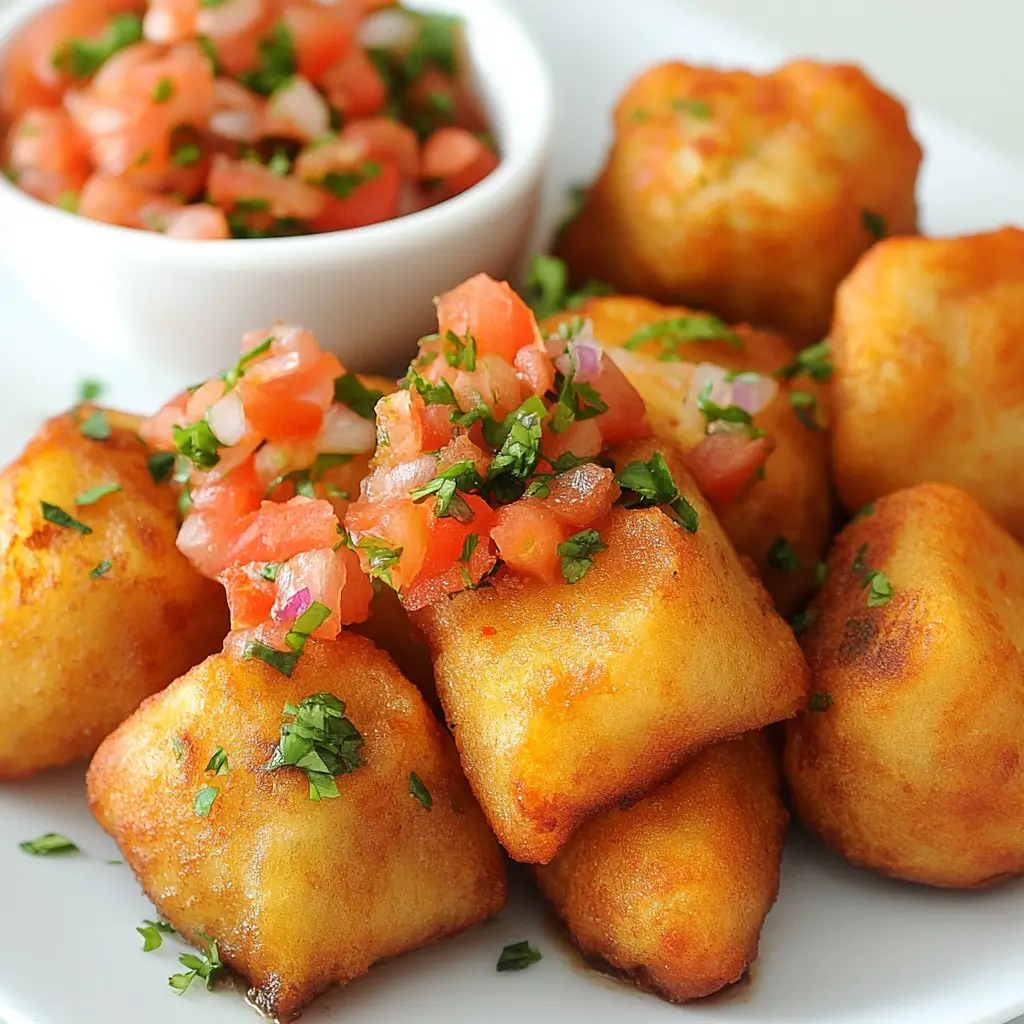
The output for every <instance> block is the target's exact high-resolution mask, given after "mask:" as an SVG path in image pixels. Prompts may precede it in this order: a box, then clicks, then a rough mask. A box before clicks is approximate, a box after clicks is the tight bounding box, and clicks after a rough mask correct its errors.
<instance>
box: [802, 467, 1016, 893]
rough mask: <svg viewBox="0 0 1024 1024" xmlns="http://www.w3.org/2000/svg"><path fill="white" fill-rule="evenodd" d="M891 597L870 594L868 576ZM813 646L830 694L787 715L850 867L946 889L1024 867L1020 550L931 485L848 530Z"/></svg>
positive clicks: (818, 819)
mask: <svg viewBox="0 0 1024 1024" xmlns="http://www.w3.org/2000/svg"><path fill="white" fill-rule="evenodd" d="M864 544H866V545H867V551H866V552H865V554H864V555H863V562H864V564H865V566H866V567H868V568H871V569H881V570H883V571H884V573H885V574H886V576H887V578H888V579H889V581H890V584H891V587H892V599H891V600H890V601H889V602H888V603H887V604H884V605H881V606H879V607H875V608H869V607H868V606H867V598H866V593H867V592H866V590H865V588H864V587H863V585H862V579H863V573H862V572H861V571H854V569H853V564H854V560H855V558H856V556H857V553H858V551H859V550H860V548H861V546H862V545H864ZM813 607H814V610H815V612H816V615H817V618H816V620H815V621H814V623H813V624H812V625H811V627H810V628H809V629H808V631H807V633H806V634H805V643H804V647H805V650H806V653H807V657H808V661H809V662H810V665H811V669H812V672H813V675H814V687H815V689H816V690H817V691H819V692H821V693H823V694H824V693H828V694H829V695H830V696H831V699H832V706H831V707H829V708H828V709H827V710H824V711H820V712H812V711H808V712H807V713H806V714H804V715H802V716H801V717H800V718H798V719H797V720H795V721H793V722H791V723H789V725H788V728H787V743H786V751H785V767H786V776H787V779H788V781H789V786H790V790H791V792H792V795H793V800H794V804H795V807H796V809H797V811H798V813H799V815H800V817H801V818H802V819H803V821H804V822H805V823H806V824H807V825H808V826H809V827H811V828H813V829H814V830H815V831H817V832H818V833H820V834H821V835H822V836H823V837H824V839H825V840H826V842H828V843H829V844H830V845H831V846H833V847H835V849H837V850H838V851H839V852H840V853H842V854H843V856H844V857H846V858H847V859H848V860H850V861H852V862H853V863H854V864H859V865H862V866H864V867H869V868H873V869H875V870H876V871H880V872H882V873H884V874H887V875H892V876H894V877H897V878H905V879H909V880H910V881H913V882H921V883H924V884H928V885H936V886H942V887H948V888H981V887H985V886H989V885H993V884H995V883H997V882H999V881H1002V880H1003V879H1005V878H1008V877H1011V876H1013V875H1016V874H1020V873H1021V872H1022V871H1024V738H1022V737H1024V551H1022V550H1021V548H1020V547H1019V545H1017V544H1016V542H1015V541H1014V540H1013V538H1012V537H1010V535H1009V534H1007V533H1006V532H1005V531H1004V530H1003V529H1002V528H1001V527H999V526H998V525H996V523H994V522H993V521H992V520H991V519H990V518H989V517H988V516H987V515H986V514H985V512H984V511H983V510H982V509H981V507H980V506H979V505H978V504H977V502H975V501H974V500H973V499H972V498H969V497H968V496H967V495H966V494H964V493H963V492H961V491H957V490H956V489H954V488H952V487H948V486H946V485H942V484H923V485H920V486H918V487H913V488H910V489H908V490H904V491H899V492H897V493H895V494H892V495H890V496H889V497H887V498H883V499H882V500H881V501H879V502H878V504H877V506H876V507H875V511H874V513H873V514H872V515H868V516H865V517H864V518H861V519H859V520H857V521H855V522H854V523H852V524H851V525H850V526H849V527H847V529H846V530H844V531H843V533H842V534H840V536H839V538H838V539H837V541H836V545H835V548H834V550H833V552H832V555H831V557H830V559H829V579H828V582H827V583H826V584H825V587H824V589H823V590H822V592H821V594H820V595H819V597H818V599H817V601H816V602H815V604H814V605H813Z"/></svg>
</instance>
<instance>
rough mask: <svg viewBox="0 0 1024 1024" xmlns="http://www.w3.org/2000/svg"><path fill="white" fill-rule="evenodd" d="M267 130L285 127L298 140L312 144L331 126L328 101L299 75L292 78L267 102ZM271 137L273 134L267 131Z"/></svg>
mask: <svg viewBox="0 0 1024 1024" xmlns="http://www.w3.org/2000/svg"><path fill="white" fill-rule="evenodd" d="M267 116H268V119H269V120H270V125H269V128H271V129H272V128H273V127H274V126H275V125H276V124H277V123H278V122H281V123H283V124H287V125H289V126H290V127H292V128H293V129H294V130H295V134H297V135H298V136H299V137H300V138H303V139H304V140H306V141H307V142H308V141H312V140H313V139H315V138H317V137H318V136H320V135H323V134H324V133H325V132H327V131H328V130H329V129H330V127H331V111H330V108H329V107H328V106H327V101H326V100H325V99H324V98H323V96H321V95H320V93H319V92H317V90H316V89H315V88H314V87H313V85H312V83H311V82H310V81H309V80H308V79H307V78H303V77H302V75H294V76H293V77H292V78H289V79H288V81H287V82H286V83H285V84H284V85H282V86H281V87H280V88H279V89H276V90H275V91H274V93H273V95H272V96H271V97H270V99H269V100H267ZM270 134H273V131H270Z"/></svg>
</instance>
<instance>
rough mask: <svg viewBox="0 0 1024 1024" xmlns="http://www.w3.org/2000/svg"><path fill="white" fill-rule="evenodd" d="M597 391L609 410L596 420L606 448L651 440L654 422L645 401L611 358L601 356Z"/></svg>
mask: <svg viewBox="0 0 1024 1024" xmlns="http://www.w3.org/2000/svg"><path fill="white" fill-rule="evenodd" d="M593 388H594V390H595V391H596V392H597V393H598V394H599V395H600V396H601V399H602V401H604V402H605V403H606V404H607V406H608V411H607V412H604V413H602V414H601V415H600V416H596V417H595V418H594V422H595V423H597V425H598V426H599V427H600V428H601V437H602V438H603V439H604V443H605V446H609V445H615V444H621V443H622V442H623V441H631V440H633V439H634V438H641V437H649V436H650V434H651V421H650V420H649V419H648V418H647V406H645V405H644V400H643V399H642V398H641V397H640V393H639V392H638V391H637V389H636V388H635V387H633V385H632V384H630V382H629V380H628V379H627V377H626V375H625V374H624V373H623V372H622V371H621V370H620V369H619V368H618V366H616V365H615V363H614V362H613V361H612V360H611V359H609V358H608V356H607V355H602V356H601V372H600V373H599V374H598V376H597V379H596V380H594V381H593ZM577 454H579V453H577Z"/></svg>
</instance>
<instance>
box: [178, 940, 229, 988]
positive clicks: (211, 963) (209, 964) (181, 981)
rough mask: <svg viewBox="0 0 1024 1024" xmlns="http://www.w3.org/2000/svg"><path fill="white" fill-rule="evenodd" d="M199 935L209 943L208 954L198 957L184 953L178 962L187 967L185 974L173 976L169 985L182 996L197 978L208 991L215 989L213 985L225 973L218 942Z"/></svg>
mask: <svg viewBox="0 0 1024 1024" xmlns="http://www.w3.org/2000/svg"><path fill="white" fill-rule="evenodd" d="M199 935H200V936H201V937H202V938H203V939H204V940H205V941H206V942H207V953H206V954H205V955H204V956H196V955H195V953H182V954H181V956H179V957H178V962H179V963H180V964H181V965H182V967H187V968H188V972H187V973H185V974H172V975H171V978H170V981H169V982H168V984H169V985H170V986H171V988H173V989H174V991H175V992H177V993H178V995H179V996H180V995H181V994H182V993H183V992H187V991H188V988H189V986H190V985H191V984H192V982H193V981H195V980H196V978H199V979H201V980H202V981H204V982H205V983H206V990H207V991H210V990H212V989H213V983H214V981H216V979H217V978H219V977H220V975H221V974H223V973H224V963H223V961H222V960H221V958H220V951H219V950H218V949H217V940H216V939H211V938H210V937H209V935H206V934H205V933H204V932H200V933H199Z"/></svg>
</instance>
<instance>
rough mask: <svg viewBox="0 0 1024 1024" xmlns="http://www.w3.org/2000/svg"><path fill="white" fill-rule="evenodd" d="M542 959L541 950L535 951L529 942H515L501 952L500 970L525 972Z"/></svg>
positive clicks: (499, 959) (499, 958)
mask: <svg viewBox="0 0 1024 1024" xmlns="http://www.w3.org/2000/svg"><path fill="white" fill-rule="evenodd" d="M540 959H541V953H540V950H539V949H535V948H534V947H533V946H531V945H530V943H529V942H526V941H524V942H513V943H512V944H511V945H508V946H506V947H505V948H504V949H503V950H502V951H501V956H499V957H498V970H499V971H524V970H526V968H527V967H530V966H531V965H532V964H535V963H537V962H538V961H539V960H540Z"/></svg>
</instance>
